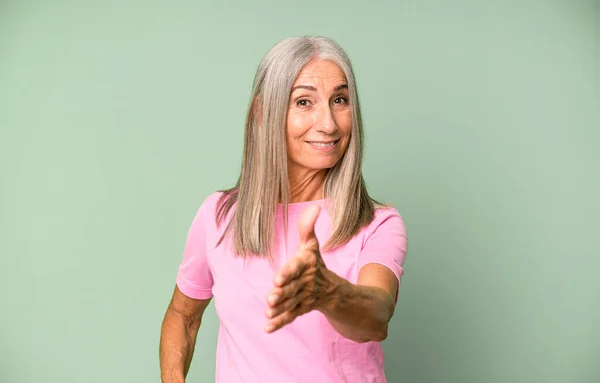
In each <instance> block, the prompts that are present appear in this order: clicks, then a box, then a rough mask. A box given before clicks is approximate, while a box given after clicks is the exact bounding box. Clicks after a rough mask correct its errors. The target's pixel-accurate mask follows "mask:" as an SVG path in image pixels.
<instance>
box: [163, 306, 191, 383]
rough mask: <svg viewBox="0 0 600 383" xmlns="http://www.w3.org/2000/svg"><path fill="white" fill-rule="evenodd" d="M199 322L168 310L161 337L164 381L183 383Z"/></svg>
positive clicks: (164, 382)
mask: <svg viewBox="0 0 600 383" xmlns="http://www.w3.org/2000/svg"><path fill="white" fill-rule="evenodd" d="M199 325H200V324H199V323H191V322H190V321H188V320H186V318H184V317H183V316H182V315H180V314H178V313H177V312H174V311H168V312H167V313H166V314H165V319H164V321H163V324H162V329H161V338H160V370H161V379H162V382H163V383H183V382H185V376H186V375H187V373H188V370H189V368H190V364H191V362H192V357H193V355H194V347H195V344H196V336H197V334H198V328H199Z"/></svg>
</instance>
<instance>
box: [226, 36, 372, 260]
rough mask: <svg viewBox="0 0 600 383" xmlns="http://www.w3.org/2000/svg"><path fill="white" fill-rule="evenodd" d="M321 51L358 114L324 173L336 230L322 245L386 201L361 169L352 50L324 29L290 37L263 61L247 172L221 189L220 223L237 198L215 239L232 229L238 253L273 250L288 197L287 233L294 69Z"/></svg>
mask: <svg viewBox="0 0 600 383" xmlns="http://www.w3.org/2000/svg"><path fill="white" fill-rule="evenodd" d="M315 59H320V60H329V61H332V62H333V63H335V64H337V65H338V66H339V68H340V69H341V70H342V72H343V73H344V75H345V77H346V81H347V83H348V93H349V105H350V109H351V118H352V130H351V134H350V140H349V143H348V147H347V148H346V151H345V153H344V154H343V155H342V158H341V159H340V160H339V161H338V163H337V164H336V165H335V166H334V167H332V168H331V169H329V170H328V172H327V176H326V178H325V184H324V189H323V197H324V198H327V200H328V205H327V207H328V210H329V213H330V215H331V222H332V224H331V228H332V235H331V236H330V238H329V240H328V241H327V243H326V244H325V245H324V246H322V247H321V250H323V251H328V250H332V249H335V248H336V247H338V246H341V245H343V244H344V243H346V242H348V241H349V240H350V239H351V238H352V237H353V236H354V235H356V234H357V233H358V232H359V231H360V229H362V228H363V227H365V226H366V225H368V224H369V223H370V222H371V221H372V220H373V218H374V216H375V209H376V207H377V205H381V204H380V203H378V202H376V201H375V200H373V199H372V198H370V196H369V194H368V193H367V188H366V185H365V182H364V179H363V176H362V157H363V128H362V120H361V114H360V106H359V101H358V94H357V91H356V82H355V79H354V73H353V70H352V66H351V64H350V60H349V58H348V56H347V55H346V53H345V52H344V50H343V49H342V48H341V47H340V46H339V45H338V44H337V43H335V42H334V41H333V40H331V39H329V38H326V37H320V36H303V37H291V38H287V39H284V40H282V41H280V42H279V43H277V44H276V45H275V46H274V47H273V48H271V50H269V52H267V54H266V55H265V56H264V57H263V59H262V60H261V62H260V64H259V66H258V69H257V71H256V76H255V78H254V83H253V86H252V96H251V98H250V105H249V108H248V114H247V118H246V128H245V133H244V154H243V160H242V169H241V174H240V176H239V179H238V181H237V184H236V185H235V186H234V187H233V188H231V189H227V190H221V191H222V192H223V194H222V195H221V197H220V199H219V201H218V203H217V206H218V207H217V215H216V221H217V225H220V224H221V223H222V222H223V221H224V220H225V217H227V216H228V215H229V212H230V211H231V209H232V208H233V206H234V205H236V208H235V209H234V211H233V214H232V215H231V219H230V220H229V223H228V224H227V228H226V229H225V231H224V233H223V235H222V237H221V238H220V240H219V242H218V244H217V246H218V245H219V244H221V242H222V241H223V240H224V239H225V237H226V236H227V235H230V234H231V235H233V238H232V243H233V251H234V252H235V254H236V255H238V256H241V257H247V256H259V257H263V256H265V257H270V256H272V255H273V254H272V253H271V252H272V250H273V249H272V245H273V244H274V239H275V230H276V227H275V225H276V216H277V205H278V203H281V205H282V211H283V222H284V232H285V234H286V238H287V229H288V228H287V221H288V206H287V205H288V203H289V200H290V190H289V179H288V167H287V165H288V164H287V161H288V155H287V148H286V132H285V126H286V119H287V110H288V105H289V98H290V93H291V89H292V85H293V83H294V81H295V80H296V77H297V76H298V74H299V73H300V71H301V70H302V68H303V67H304V66H305V65H307V64H308V63H309V62H310V61H312V60H315Z"/></svg>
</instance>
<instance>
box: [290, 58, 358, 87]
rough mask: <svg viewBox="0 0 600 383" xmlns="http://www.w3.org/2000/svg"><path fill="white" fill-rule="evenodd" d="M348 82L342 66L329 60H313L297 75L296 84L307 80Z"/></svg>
mask: <svg viewBox="0 0 600 383" xmlns="http://www.w3.org/2000/svg"><path fill="white" fill-rule="evenodd" d="M324 81H327V82H331V81H333V82H346V76H345V75H344V72H342V70H341V69H340V67H339V66H338V65H337V64H336V63H334V62H332V61H328V60H313V61H311V62H309V63H308V64H306V65H305V66H304V68H302V70H301V71H300V73H299V74H298V77H296V81H295V82H294V85H298V84H301V83H307V82H313V83H314V82H324Z"/></svg>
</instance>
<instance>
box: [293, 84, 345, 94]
mask: <svg viewBox="0 0 600 383" xmlns="http://www.w3.org/2000/svg"><path fill="white" fill-rule="evenodd" d="M296 89H306V90H311V91H313V92H316V91H317V88H315V87H314V86H310V85H296V86H295V87H293V88H292V92H293V91H295V90H296ZM342 89H348V84H341V85H338V86H336V87H335V88H334V89H333V91H334V92H338V91H340V90H342Z"/></svg>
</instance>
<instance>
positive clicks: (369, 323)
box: [265, 206, 406, 342]
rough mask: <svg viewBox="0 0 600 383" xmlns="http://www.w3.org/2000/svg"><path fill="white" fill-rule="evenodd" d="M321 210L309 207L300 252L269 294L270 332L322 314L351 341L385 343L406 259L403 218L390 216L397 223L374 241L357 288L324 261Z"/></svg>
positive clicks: (364, 253)
mask: <svg viewBox="0 0 600 383" xmlns="http://www.w3.org/2000/svg"><path fill="white" fill-rule="evenodd" d="M319 211H320V209H319V208H318V206H317V207H316V208H312V207H310V208H307V210H306V211H305V212H304V213H303V215H302V217H301V219H300V222H299V223H298V228H299V232H300V244H299V249H298V252H297V254H296V255H295V256H294V257H292V258H291V259H289V260H288V262H286V264H285V265H284V266H283V267H282V268H281V269H280V270H279V272H278V273H277V274H276V276H275V280H274V284H275V286H274V288H273V289H272V290H271V291H270V292H269V294H268V295H267V307H266V309H265V315H266V317H267V318H268V319H269V320H268V322H267V324H266V326H265V331H267V332H273V331H277V330H278V329H280V328H281V327H283V326H285V325H287V324H289V323H291V322H292V321H294V319H296V318H297V317H298V316H300V315H303V314H305V313H307V312H309V311H312V310H318V311H320V312H321V313H323V314H324V315H325V317H326V318H327V320H328V321H329V323H330V324H331V325H332V326H333V327H334V329H335V330H336V331H337V332H338V333H339V334H341V335H342V336H344V337H346V338H348V339H351V340H354V341H356V342H369V341H382V340H384V339H385V338H386V337H387V329H388V323H389V321H390V319H391V318H392V315H393V314H394V309H395V305H396V297H397V296H398V289H399V279H400V276H401V275H402V272H403V270H402V263H403V261H404V256H405V254H406V233H405V231H404V225H403V223H402V222H401V218H400V217H399V216H398V215H396V216H395V217H393V216H391V217H392V219H394V220H395V221H396V222H395V223H394V221H393V220H390V221H388V222H389V223H391V224H388V225H387V226H388V228H385V229H383V230H379V233H378V234H373V235H371V236H370V238H369V241H368V242H369V243H368V244H367V246H366V247H365V248H363V251H362V252H361V255H360V257H359V260H358V262H359V265H358V266H359V273H358V278H357V283H356V284H353V283H351V282H349V281H348V280H346V279H344V278H342V277H340V276H339V275H337V274H336V273H334V272H333V271H331V270H329V269H328V268H327V267H326V265H325V262H324V261H323V258H322V257H321V253H320V250H319V242H318V240H317V238H316V235H315V233H314V223H315V220H316V218H317V216H318V214H319ZM381 227H382V226H380V228H381Z"/></svg>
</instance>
